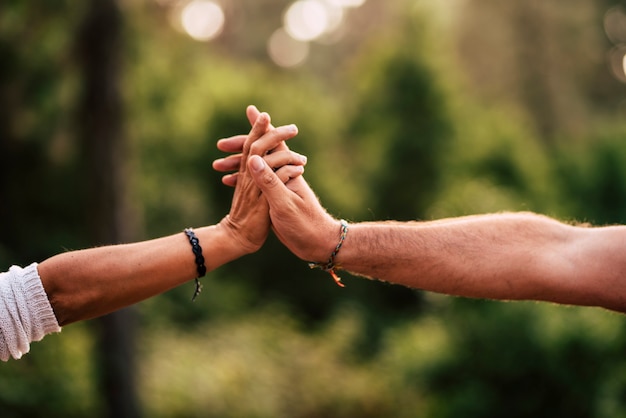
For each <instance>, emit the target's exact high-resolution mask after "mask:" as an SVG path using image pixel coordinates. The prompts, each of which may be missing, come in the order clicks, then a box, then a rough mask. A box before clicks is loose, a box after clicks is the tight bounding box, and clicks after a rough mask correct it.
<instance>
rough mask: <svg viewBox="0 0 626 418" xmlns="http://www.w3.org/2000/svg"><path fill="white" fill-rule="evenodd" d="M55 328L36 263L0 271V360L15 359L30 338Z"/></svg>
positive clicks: (56, 325)
mask: <svg viewBox="0 0 626 418" xmlns="http://www.w3.org/2000/svg"><path fill="white" fill-rule="evenodd" d="M59 331H61V327H60V326H59V323H58V321H57V319H56V316H55V315H54V311H53V310H52V306H51V305H50V301H49V300H48V296H47V295H46V291H45V290H44V288H43V285H42V284H41V279H40V278H39V273H38V271H37V263H33V264H31V265H30V266H28V267H26V268H20V267H17V266H13V267H11V268H10V269H9V271H7V272H5V273H0V360H2V361H7V360H9V357H13V358H15V359H19V358H20V357H22V355H24V354H26V353H28V351H29V350H30V343H31V342H32V341H39V340H41V339H42V338H43V337H44V336H45V335H46V334H50V333H52V332H59Z"/></svg>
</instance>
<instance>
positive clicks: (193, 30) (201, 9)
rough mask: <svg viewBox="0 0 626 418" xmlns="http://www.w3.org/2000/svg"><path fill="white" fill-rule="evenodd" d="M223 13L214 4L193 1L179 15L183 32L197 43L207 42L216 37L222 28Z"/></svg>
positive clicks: (199, 0)
mask: <svg viewBox="0 0 626 418" xmlns="http://www.w3.org/2000/svg"><path fill="white" fill-rule="evenodd" d="M224 20H225V18H224V11H223V10H222V8H221V7H220V6H219V5H218V4H217V3H215V2H212V1H209V0H193V1H192V2H190V3H189V4H187V5H186V6H185V7H184V8H183V11H182V13H181V23H182V25H183V28H184V29H185V32H187V34H188V35H189V36H191V37H192V38H193V39H196V40H198V41H208V40H210V39H213V38H215V37H216V36H218V35H219V34H220V33H221V32H222V29H223V28H224Z"/></svg>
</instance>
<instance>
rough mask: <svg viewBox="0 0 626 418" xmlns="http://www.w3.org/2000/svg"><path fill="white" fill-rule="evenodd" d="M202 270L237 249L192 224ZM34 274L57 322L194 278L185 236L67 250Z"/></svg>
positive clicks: (212, 229)
mask: <svg viewBox="0 0 626 418" xmlns="http://www.w3.org/2000/svg"><path fill="white" fill-rule="evenodd" d="M194 231H195V234H196V236H197V237H198V238H199V240H200V245H201V246H202V249H203V254H204V258H205V265H206V267H207V271H210V270H213V269H215V268H217V267H219V266H221V265H222V264H225V263H227V262H229V261H231V260H234V259H236V258H238V257H240V256H241V255H243V253H244V252H243V251H242V249H241V246H236V245H235V244H234V243H232V242H230V241H229V236H228V235H227V233H226V231H224V228H223V227H222V226H221V224H219V225H214V226H209V227H203V228H198V229H195V230H194ZM39 275H40V277H41V281H42V283H43V286H44V289H45V290H46V293H47V295H48V298H49V300H50V303H51V305H52V308H53V309H54V312H55V314H56V316H57V319H58V321H59V324H60V325H66V324H69V323H72V322H75V321H79V320H83V319H89V318H94V317H97V316H100V315H104V314H106V313H109V312H112V311H114V310H116V309H120V308H122V307H125V306H129V305H131V304H134V303H136V302H139V301H141V300H144V299H146V298H148V297H151V296H154V295H157V294H160V293H162V292H165V291H167V290H169V289H171V288H173V287H176V286H178V285H180V284H182V283H185V282H187V281H189V280H192V279H194V278H195V277H197V270H196V264H195V256H194V255H193V253H192V247H191V244H190V243H189V239H188V238H187V236H186V235H185V234H184V233H183V232H180V233H178V234H174V235H171V236H168V237H164V238H158V239H154V240H150V241H144V242H139V243H134V244H121V245H112V246H106V247H98V248H91V249H86V250H81V251H71V252H67V253H63V254H59V255H56V256H54V257H52V258H49V259H47V260H45V261H43V262H42V263H41V264H40V265H39Z"/></svg>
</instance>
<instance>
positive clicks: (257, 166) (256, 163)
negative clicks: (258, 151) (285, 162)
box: [250, 155, 265, 171]
mask: <svg viewBox="0 0 626 418" xmlns="http://www.w3.org/2000/svg"><path fill="white" fill-rule="evenodd" d="M250 166H251V167H252V169H253V170H254V171H262V170H263V168H265V161H263V158H261V157H259V156H258V155H253V156H251V157H250Z"/></svg>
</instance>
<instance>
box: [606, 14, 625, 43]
mask: <svg viewBox="0 0 626 418" xmlns="http://www.w3.org/2000/svg"><path fill="white" fill-rule="evenodd" d="M604 31H605V32H606V36H607V37H608V38H609V39H610V40H611V42H613V43H626V10H624V9H623V8H622V7H619V6H618V7H613V8H612V9H609V11H608V12H606V14H605V15H604Z"/></svg>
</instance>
